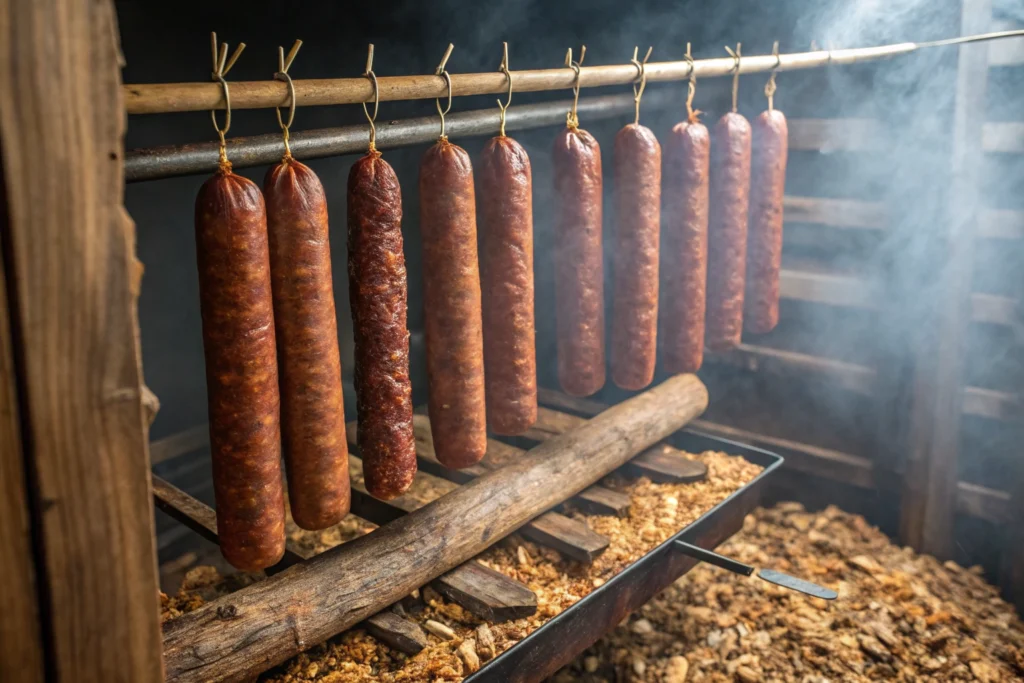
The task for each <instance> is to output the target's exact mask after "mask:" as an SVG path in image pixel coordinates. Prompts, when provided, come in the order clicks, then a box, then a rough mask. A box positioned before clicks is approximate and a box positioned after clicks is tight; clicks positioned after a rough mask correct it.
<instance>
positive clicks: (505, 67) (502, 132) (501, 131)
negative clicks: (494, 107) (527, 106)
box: [498, 43, 512, 137]
mask: <svg viewBox="0 0 1024 683" xmlns="http://www.w3.org/2000/svg"><path fill="white" fill-rule="evenodd" d="M502 50H503V56H502V58H501V66H500V67H498V70H499V71H501V72H502V73H503V74H505V80H507V81H508V99H507V100H506V101H505V104H502V103H501V100H498V109H500V110H501V114H500V116H501V128H500V129H499V131H498V134H499V135H500V136H501V137H505V112H506V111H508V105H510V104H512V74H511V72H509V70H508V43H502Z"/></svg>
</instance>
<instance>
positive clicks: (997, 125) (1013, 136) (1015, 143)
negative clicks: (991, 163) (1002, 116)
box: [981, 121, 1024, 154]
mask: <svg viewBox="0 0 1024 683" xmlns="http://www.w3.org/2000/svg"><path fill="white" fill-rule="evenodd" d="M981 148H982V149H983V150H984V151H985V152H988V153H990V154H1020V153H1021V152H1024V123H1021V122H1019V121H989V122H987V123H985V124H984V125H983V126H982V127H981Z"/></svg>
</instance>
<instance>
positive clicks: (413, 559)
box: [164, 375, 708, 682]
mask: <svg viewBox="0 0 1024 683" xmlns="http://www.w3.org/2000/svg"><path fill="white" fill-rule="evenodd" d="M707 401H708V394H707V389H706V388H705V387H704V385H703V384H702V383H701V381H700V380H699V379H697V377H696V376H694V375H679V376H676V377H672V378H670V379H668V380H666V381H665V382H663V383H662V384H660V385H658V386H656V387H654V388H652V389H650V390H648V391H646V392H645V393H643V394H640V395H638V396H635V397H633V398H631V399H629V400H627V401H625V402H623V403H621V404H619V405H617V406H615V407H614V408H611V409H609V410H607V411H605V412H604V413H602V414H601V415H599V416H597V417H596V418H594V419H593V420H590V421H589V422H587V423H586V424H585V425H582V426H581V427H579V428H578V429H575V430H573V431H571V432H568V433H566V434H563V435H561V436H557V437H555V438H553V439H551V440H549V441H547V442H545V443H543V444H541V445H540V446H538V447H537V448H535V449H533V450H532V451H530V452H529V453H527V454H526V455H525V456H524V457H523V458H522V459H521V460H519V461H518V462H516V463H513V464H510V465H508V466H506V467H503V468H501V469H498V470H495V471H493V472H490V473H488V474H487V475H485V476H483V477H481V478H479V479H476V480H474V481H472V482H470V483H468V484H466V485H464V486H461V487H459V488H458V489H456V490H455V491H453V492H451V493H449V494H447V495H446V496H443V497H442V498H439V499H438V500H436V501H434V502H433V503H431V504H429V505H427V506H425V507H423V508H420V509H419V510H416V511H415V512H413V513H411V514H409V515H408V516H406V517H403V518H402V519H399V520H397V521H395V522H392V523H391V524H388V525H387V526H385V527H381V528H380V529H378V530H376V531H375V532H373V533H372V534H368V535H367V536H364V537H362V538H359V539H356V540H354V541H352V542H351V543H346V544H344V545H342V546H339V547H337V548H333V549H331V550H328V551H327V552H325V553H323V554H321V555H318V556H317V557H315V558H313V559H311V560H309V561H308V562H305V563H303V564H302V565H299V566H296V567H292V568H290V569H288V570H286V571H284V572H282V573H280V574H278V575H276V576H273V577H270V578H269V579H267V580H266V581H261V582H259V583H257V584H254V585H252V586H249V587H247V588H245V589H243V590H241V591H238V592H237V593H233V594H231V595H228V596H225V597H223V598H220V599H218V600H215V601H213V602H211V603H209V604H207V605H205V606H204V607H202V608H200V609H199V610H196V611H195V612H191V613H189V614H186V615H184V616H182V617H180V618H179V619H176V620H174V621H173V622H171V623H170V624H168V625H167V627H166V629H165V631H164V656H165V662H166V665H167V675H168V678H169V679H170V680H173V681H196V682H198V681H209V680H228V681H231V680H240V679H243V678H244V677H246V676H251V675H252V674H253V673H255V672H257V671H261V670H265V669H267V668H269V667H271V666H273V665H275V664H278V663H280V662H282V661H284V660H286V659H287V658H289V657H291V656H293V655H295V654H296V653H297V652H299V651H301V650H303V649H305V648H307V647H310V646H312V645H315V644H317V643H320V642H323V641H324V640H326V639H327V638H329V637H330V636H332V635H334V634H336V633H338V632H340V631H342V630H344V629H346V628H349V627H350V626H353V625H354V624H357V623H359V622H360V621H361V620H363V619H366V618H367V617H369V616H371V615H373V614H376V613H377V612H379V611H380V610H381V609H382V608H383V607H385V606H387V605H389V604H392V603H393V602H395V601H396V600H399V599H400V598H401V597H403V596H404V595H407V594H408V593H409V592H411V591H412V590H413V589H414V588H417V587H419V586H422V585H423V584H424V583H426V582H428V581H430V580H432V579H434V578H436V577H437V576H439V575H441V574H443V573H444V572H446V571H448V570H450V569H452V568H454V567H456V566H458V565H459V564H461V563H463V562H465V561H466V560H468V559H470V558H471V557H473V556H475V555H476V554H477V553H479V552H480V551H482V550H483V549H484V548H486V547H488V546H490V545H492V544H493V543H495V542H497V541H498V540H499V539H501V538H503V537H505V536H507V535H508V534H510V533H511V532H513V531H515V530H516V529H518V528H519V527H521V526H522V525H523V524H525V523H526V522H527V521H528V520H530V519H532V518H533V517H536V516H537V515H538V514H539V513H541V512H543V511H544V510H547V509H550V508H551V507H553V506H554V505H557V504H558V503H560V502H561V501H563V500H564V499H565V498H567V497H568V496H570V495H572V494H574V493H576V492H578V491H580V490H582V489H583V488H586V487H587V486H589V485H590V484H592V483H593V482H595V481H597V480H598V479H600V478H601V477H602V476H605V475H606V474H608V473H609V472H611V471H612V470H614V469H616V468H618V467H620V466H622V464H623V463H624V462H625V461H627V460H629V459H630V458H631V457H632V456H633V455H635V454H636V453H638V452H640V451H642V450H643V449H645V448H647V447H648V446H650V445H652V444H654V443H656V442H658V441H659V440H661V439H663V438H665V437H666V436H668V435H669V434H671V433H673V432H675V431H676V430H678V429H679V428H680V427H682V426H683V425H685V424H686V423H687V422H688V421H689V420H691V419H693V418H694V417H696V416H697V415H699V414H700V413H701V412H702V411H703V410H704V409H705V408H706V407H707ZM381 576H387V577H388V580H387V581H381V580H380V577H381ZM225 614H231V615H232V618H230V619H225V618H224V615H225Z"/></svg>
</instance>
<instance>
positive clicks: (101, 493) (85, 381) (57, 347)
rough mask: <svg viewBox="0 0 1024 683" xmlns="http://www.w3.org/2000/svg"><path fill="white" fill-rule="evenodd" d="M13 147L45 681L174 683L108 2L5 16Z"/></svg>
mask: <svg viewBox="0 0 1024 683" xmlns="http://www.w3.org/2000/svg"><path fill="white" fill-rule="evenodd" d="M0 16H2V18H0V101H2V102H3V106H2V107H0V149H2V154H3V166H4V169H5V173H4V182H5V183H6V187H5V194H6V199H7V204H8V220H9V225H8V226H7V227H8V229H7V231H6V234H5V239H6V241H5V245H4V246H5V249H6V251H7V253H6V255H5V256H6V259H7V263H8V265H9V270H8V272H7V278H8V282H9V283H13V284H12V286H11V287H10V296H11V299H12V300H13V301H14V302H15V306H14V310H15V316H16V318H17V324H16V325H15V326H14V330H15V336H14V344H15V347H16V352H15V353H16V356H17V357H18V359H19V363H20V366H21V367H20V372H21V375H22V378H23V381H22V386H23V388H24V394H23V397H22V400H21V405H20V408H21V413H20V414H21V423H22V425H24V428H25V431H24V433H23V437H24V443H25V444H28V448H27V449H26V458H27V460H28V461H29V465H28V467H27V469H28V470H29V472H30V474H31V477H32V480H33V481H32V485H33V494H34V496H35V497H36V500H37V501H38V506H37V509H36V511H35V514H36V517H35V518H34V520H33V530H34V534H35V536H36V537H37V538H38V539H39V551H40V554H39V555H38V556H39V557H40V558H41V561H40V567H39V575H40V576H42V577H45V585H44V586H42V590H43V592H44V593H45V595H46V598H47V599H46V601H45V604H46V606H47V610H48V613H47V614H45V615H44V618H43V622H44V625H45V628H46V629H47V636H46V642H47V643H48V644H49V645H50V647H51V650H50V652H49V653H48V659H49V662H48V664H49V675H48V680H54V681H83V680H90V681H110V682H118V681H162V680H163V667H162V664H161V659H160V624H159V603H158V597H157V596H158V581H157V563H156V552H155V547H154V533H153V504H152V499H151V492H150V484H149V453H148V450H147V437H146V423H145V417H144V412H143V405H142V394H143V391H142V386H143V382H142V376H141V371H140V362H141V361H140V358H141V355H140V352H139V342H138V325H137V317H136V296H137V295H138V284H139V281H138V280H139V278H138V274H139V272H140V271H139V269H138V266H137V264H136V262H135V228H134V226H133V225H132V223H131V221H130V219H129V218H128V216H127V214H126V213H125V211H124V206H123V197H124V164H123V158H124V144H123V136H124V128H125V121H126V119H125V116H124V102H123V101H122V97H121V80H120V60H121V54H120V46H119V45H118V41H117V35H118V33H117V22H116V16H115V10H114V3H113V2H112V1H111V0H95V1H94V2H83V1H81V0H52V1H50V2H29V1H28V0H16V1H14V2H9V3H5V5H4V9H3V10H2V11H0Z"/></svg>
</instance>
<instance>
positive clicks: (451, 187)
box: [419, 45, 487, 469]
mask: <svg viewBox="0 0 1024 683" xmlns="http://www.w3.org/2000/svg"><path fill="white" fill-rule="evenodd" d="M451 51H452V46H451V45H449V46H448V50H447V52H445V56H444V58H443V59H442V61H441V64H440V66H438V68H437V75H439V76H442V77H443V78H444V80H445V83H446V84H447V86H448V107H447V108H446V109H444V110H442V109H441V101H440V100H437V111H438V113H439V114H440V115H441V136H440V138H439V139H438V141H437V143H436V144H435V145H434V146H433V147H431V148H430V149H428V150H427V151H426V153H425V154H424V155H423V161H422V162H421V163H420V186H419V189H420V231H421V232H422V235H423V273H424V275H423V299H424V304H423V313H424V324H423V327H424V340H425V342H426V351H427V379H428V381H429V383H430V387H429V395H428V408H429V411H430V426H431V431H432V432H433V437H434V451H435V453H436V454H437V459H438V460H440V461H441V463H442V464H443V465H445V466H446V467H451V468H456V469H457V468H461V467H469V466H470V465H474V464H476V463H477V462H479V461H480V460H481V459H482V458H483V457H484V453H485V452H486V450H487V415H486V408H485V402H484V359H483V355H484V354H483V331H482V322H481V310H480V269H479V264H478V262H477V246H476V196H475V194H474V190H473V165H472V164H471V163H470V160H469V155H468V154H466V150H464V149H462V148H461V147H459V146H457V145H453V144H452V143H450V142H449V141H448V136H446V135H445V124H444V116H445V114H447V113H448V111H449V110H450V109H451V106H452V101H451V77H450V76H449V75H448V72H447V71H445V69H444V66H445V64H446V63H447V61H448V57H449V56H450V55H451Z"/></svg>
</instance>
